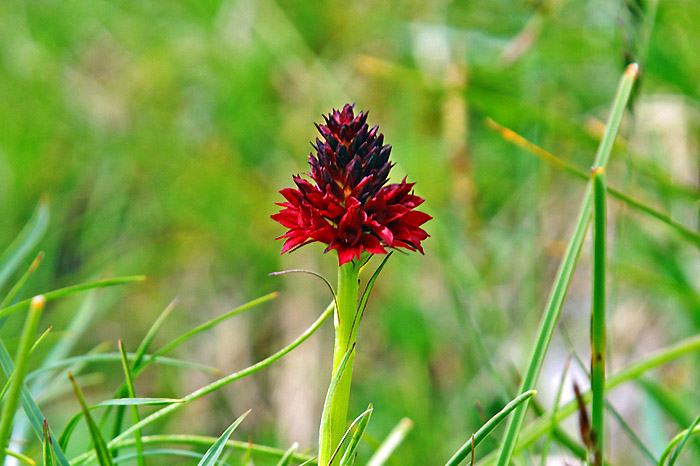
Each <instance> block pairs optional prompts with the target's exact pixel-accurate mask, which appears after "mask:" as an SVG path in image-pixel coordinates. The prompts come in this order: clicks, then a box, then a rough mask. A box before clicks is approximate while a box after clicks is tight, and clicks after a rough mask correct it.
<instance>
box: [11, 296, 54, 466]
mask: <svg viewBox="0 0 700 466" xmlns="http://www.w3.org/2000/svg"><path fill="white" fill-rule="evenodd" d="M45 304H46V300H45V299H44V297H43V296H41V295H39V296H35V297H34V298H32V303H31V306H30V309H29V313H28V314H27V318H26V319H25V321H24V327H23V328H22V335H21V337H20V340H19V347H18V348H17V356H16V358H15V368H14V371H12V372H11V373H10V374H8V378H10V379H11V381H10V386H9V388H8V389H7V395H6V396H5V398H4V399H3V403H2V411H1V414H0V464H5V449H6V448H7V444H8V442H9V440H10V431H11V429H12V424H13V421H14V419H15V415H16V413H17V405H18V404H19V400H20V396H21V393H22V388H23V387H24V375H25V374H26V372H27V363H28V359H29V350H30V349H31V346H32V342H33V341H34V335H35V334H36V329H37V327H38V325H39V318H40V317H41V313H42V311H43V310H44V306H45Z"/></svg>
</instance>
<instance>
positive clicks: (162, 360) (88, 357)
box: [27, 353, 221, 380]
mask: <svg viewBox="0 0 700 466" xmlns="http://www.w3.org/2000/svg"><path fill="white" fill-rule="evenodd" d="M135 357H136V355H134V354H133V353H130V354H127V358H128V359H129V360H130V361H131V360H133V359H134V358H135ZM119 361H121V355H120V354H119V353H102V354H84V355H81V356H74V357H71V358H66V359H61V360H59V361H55V362H53V363H52V364H48V365H46V366H44V367H40V368H39V369H36V370H34V371H32V372H30V373H29V374H27V380H32V379H33V378H34V377H36V376H38V375H39V374H41V373H43V372H46V371H51V370H54V369H60V368H64V367H71V366H73V365H75V364H80V363H93V362H119ZM155 362H156V364H160V365H163V366H173V367H179V368H182V369H194V370H198V371H201V372H204V373H208V374H220V373H221V370H219V369H217V368H216V367H211V366H206V365H204V364H198V363H196V362H190V361H183V360H181V359H174V358H168V357H165V356H158V357H157V358H156V359H155Z"/></svg>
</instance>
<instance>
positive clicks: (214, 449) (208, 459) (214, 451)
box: [197, 410, 250, 466]
mask: <svg viewBox="0 0 700 466" xmlns="http://www.w3.org/2000/svg"><path fill="white" fill-rule="evenodd" d="M248 414H250V410H248V411H246V412H245V413H243V414H241V416H240V417H239V418H238V419H236V420H235V421H234V422H233V424H231V425H230V426H229V428H228V429H226V430H225V431H224V433H223V434H221V437H219V438H218V439H217V441H216V442H214V444H213V445H212V446H211V448H209V450H207V452H206V453H205V454H204V456H203V457H202V460H201V461H200V462H199V464H198V465H197V466H214V465H215V464H216V462H217V461H218V460H219V456H221V452H222V451H224V447H225V446H226V442H227V441H228V439H229V437H231V434H232V433H233V431H234V430H236V428H237V427H238V426H239V424H240V423H241V422H243V419H245V418H246V416H247V415H248Z"/></svg>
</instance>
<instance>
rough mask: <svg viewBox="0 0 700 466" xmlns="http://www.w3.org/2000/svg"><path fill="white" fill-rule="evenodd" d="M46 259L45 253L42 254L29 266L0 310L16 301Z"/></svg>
mask: <svg viewBox="0 0 700 466" xmlns="http://www.w3.org/2000/svg"><path fill="white" fill-rule="evenodd" d="M43 258H44V253H43V252H40V253H39V254H38V255H37V256H36V258H35V259H34V260H33V261H32V263H31V264H30V265H29V268H28V269H27V271H26V272H24V275H22V276H21V277H20V279H19V280H17V282H16V283H15V284H14V285H13V286H12V288H10V291H9V292H8V293H7V296H5V298H4V299H3V300H2V302H0V309H1V308H3V307H5V306H7V305H8V304H10V303H12V301H13V300H14V299H15V297H16V296H17V294H18V293H19V292H20V291H21V290H22V288H23V287H24V284H25V283H27V280H29V277H30V276H31V275H32V274H33V273H34V272H35V271H36V269H37V267H39V264H41V261H42V259H43Z"/></svg>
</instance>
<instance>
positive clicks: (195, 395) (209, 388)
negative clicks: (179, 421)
mask: <svg viewBox="0 0 700 466" xmlns="http://www.w3.org/2000/svg"><path fill="white" fill-rule="evenodd" d="M334 309H335V306H334V305H333V303H331V304H330V305H329V306H328V307H327V308H326V310H325V311H323V313H322V314H321V315H320V316H319V317H318V319H316V321H315V322H314V323H313V324H311V326H309V328H307V329H306V330H305V331H304V333H302V334H301V335H299V336H298V337H297V338H296V339H295V340H294V341H293V342H291V343H290V344H289V345H287V346H285V347H284V348H282V349H281V350H279V351H277V352H276V353H274V354H272V355H271V356H268V357H267V358H265V359H263V360H262V361H259V362H258V363H256V364H253V365H252V366H249V367H247V368H245V369H243V370H240V371H238V372H234V373H233V374H230V375H227V376H226V377H223V378H221V379H219V380H216V381H214V382H212V383H210V384H209V385H205V386H204V387H202V388H200V389H198V390H195V391H194V392H192V393H190V394H189V395H187V396H186V397H185V398H184V400H185V401H184V403H179V404H174V405H170V406H167V407H165V408H162V409H160V410H158V411H156V412H155V413H153V414H151V415H149V416H148V417H145V418H144V419H142V420H141V421H140V422H139V423H138V424H136V425H135V426H131V427H130V428H129V429H126V430H125V431H124V432H122V433H121V434H120V435H119V436H117V437H116V438H114V439H112V440H111V441H110V442H109V446H110V447H114V446H115V445H117V444H119V442H123V441H124V439H125V438H126V437H127V436H129V435H131V434H132V433H133V431H134V430H135V429H142V428H143V427H145V426H147V425H149V424H151V423H152V422H154V421H156V420H158V419H160V418H161V417H163V416H165V415H167V414H169V413H171V412H173V411H175V410H177V409H179V408H181V407H182V406H184V405H186V404H188V403H190V402H192V401H194V400H197V399H199V398H202V397H203V396H205V395H208V394H209V393H211V392H214V391H216V390H218V389H219V388H221V387H224V386H226V385H228V384H230V383H232V382H235V381H236V380H239V379H242V378H243V377H246V376H248V375H250V374H254V373H256V372H258V371H260V370H262V369H264V368H266V367H268V366H270V365H271V364H273V363H274V362H275V361H278V360H279V359H281V358H282V357H284V356H285V355H287V354H289V353H290V352H291V351H293V350H294V349H295V348H296V347H298V346H299V345H301V344H302V343H303V342H304V341H306V340H307V339H308V338H309V337H310V336H311V335H313V334H314V333H315V332H316V330H318V329H319V328H320V327H321V325H322V324H323V323H324V322H325V321H326V320H327V319H328V317H330V316H331V314H332V313H333V310H334ZM93 457H94V452H86V453H84V454H82V455H80V456H78V457H76V458H74V459H73V460H72V462H71V464H73V465H76V464H81V463H83V462H85V461H89V460H90V459H91V458H93Z"/></svg>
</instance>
